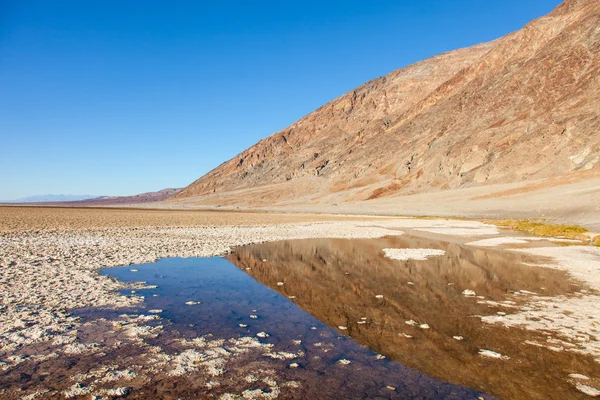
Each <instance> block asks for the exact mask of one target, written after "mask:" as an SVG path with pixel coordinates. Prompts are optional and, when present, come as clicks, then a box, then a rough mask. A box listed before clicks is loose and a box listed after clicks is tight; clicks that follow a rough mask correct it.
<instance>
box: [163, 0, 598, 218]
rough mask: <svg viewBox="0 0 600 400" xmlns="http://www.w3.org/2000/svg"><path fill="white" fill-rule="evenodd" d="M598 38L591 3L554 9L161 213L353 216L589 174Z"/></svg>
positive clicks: (308, 122)
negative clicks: (378, 205)
mask: <svg viewBox="0 0 600 400" xmlns="http://www.w3.org/2000/svg"><path fill="white" fill-rule="evenodd" d="M599 27H600V1H598V0H565V1H564V2H563V3H562V4H561V5H560V6H558V7H557V8H556V9H555V10H554V11H553V12H551V13H550V14H549V15H547V16H545V17H542V18H539V19H537V20H535V21H533V22H531V23H529V24H527V25H526V26H525V27H523V28H522V29H521V30H519V31H516V32H513V33H511V34H509V35H507V36H504V37H502V38H500V39H497V40H495V41H493V42H490V43H485V44H480V45H476V46H473V47H469V48H465V49H459V50H455V51H452V52H449V53H444V54H440V55H438V56H435V57H432V58H430V59H427V60H424V61H421V62H418V63H416V64H414V65H411V66H408V67H406V68H403V69H400V70H397V71H394V72H392V73H390V74H389V75H386V76H383V77H380V78H377V79H375V80H372V81H370V82H368V83H366V84H364V85H362V86H360V87H358V88H356V89H354V90H352V91H350V92H348V93H347V94H345V95H343V96H341V97H339V98H337V99H335V100H333V101H331V102H329V103H327V104H325V105H324V106H322V107H321V108H319V109H317V110H316V111H314V112H312V113H310V114H308V115H307V116H305V117H303V118H302V119H300V120H299V121H297V122H295V123H293V124H292V125H290V126H289V127H288V128H286V129H284V130H282V131H280V132H278V133H275V134H273V135H272V136H269V137H267V138H265V139H263V140H261V141H260V142H258V143H257V144H255V145H254V146H252V147H250V148H249V149H247V150H245V151H244V152H242V153H240V154H239V155H237V156H236V157H234V158H233V159H231V160H229V161H227V162H224V163H223V164H221V165H220V166H218V167H217V168H215V169H214V170H212V171H210V172H209V173H207V174H206V175H204V176H202V177H201V178H200V179H198V180H197V181H195V182H193V183H192V184H191V185H189V186H188V187H186V188H185V189H184V190H182V191H181V192H179V193H178V194H176V195H175V196H173V197H172V198H171V199H169V201H172V202H178V203H190V204H203V205H210V204H216V205H229V206H234V205H239V206H259V207H260V206H271V205H282V204H311V203H319V202H320V203H325V204H327V203H342V202H356V201H363V200H370V199H384V198H386V197H391V196H398V195H412V194H418V193H432V192H439V191H447V190H457V189H463V188H474V187H478V186H484V185H494V184H504V183H516V182H522V181H524V180H536V179H546V178H549V179H550V178H553V177H556V176H559V175H561V176H569V174H580V173H581V172H582V171H586V170H594V171H595V170H598V169H599V167H600V112H599V110H600V78H599V77H600V29H599ZM440 34H441V35H443V32H440ZM390 51H392V50H390ZM393 51H402V49H394V50H393ZM356 56H357V57H360V55H359V54H357V55H356ZM370 61H372V62H376V61H377V60H370ZM590 172H592V171H590ZM398 201H401V200H398Z"/></svg>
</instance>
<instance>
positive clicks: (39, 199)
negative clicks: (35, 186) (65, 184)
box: [0, 194, 100, 203]
mask: <svg viewBox="0 0 600 400" xmlns="http://www.w3.org/2000/svg"><path fill="white" fill-rule="evenodd" d="M98 197H100V196H94V195H91V194H40V195H37V196H28V197H21V198H20V199H16V200H2V201H0V202H1V203H59V202H63V201H81V200H89V199H95V198H98Z"/></svg>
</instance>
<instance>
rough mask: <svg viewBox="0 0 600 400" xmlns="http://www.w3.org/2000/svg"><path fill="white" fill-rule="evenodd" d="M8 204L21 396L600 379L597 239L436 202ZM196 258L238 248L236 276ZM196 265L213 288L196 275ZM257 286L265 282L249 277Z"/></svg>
mask: <svg viewBox="0 0 600 400" xmlns="http://www.w3.org/2000/svg"><path fill="white" fill-rule="evenodd" d="M0 212H1V218H0V221H1V222H0V224H1V225H0V230H1V236H0V244H1V246H2V252H1V258H0V265H1V268H2V275H1V276H0V296H1V300H2V301H1V304H2V310H1V311H2V312H1V313H0V322H1V327H2V328H1V331H0V346H1V353H0V360H1V368H2V371H1V375H0V387H1V391H0V397H2V398H78V397H81V398H89V397H90V396H99V397H100V398H104V397H107V398H112V397H124V396H126V397H128V398H152V397H154V398H173V399H175V398H198V397H201V398H202V397H207V398H237V397H240V398H276V397H280V398H332V396H333V397H335V395H336V394H337V395H340V396H344V397H353V396H358V397H362V396H363V395H366V396H367V397H382V398H486V399H487V398H493V397H498V398H557V399H558V398H587V397H589V396H596V395H597V393H598V388H600V379H598V377H599V376H600V364H599V363H598V360H600V338H599V337H598V334H599V330H600V325H599V324H600V319H599V318H598V307H597V305H598V304H600V303H599V300H600V298H599V297H598V290H599V289H600V273H599V272H598V271H600V247H596V246H592V245H590V244H589V241H588V240H585V239H584V240H577V239H567V238H552V237H539V236H533V235H528V234H523V233H520V232H516V231H512V230H510V229H505V228H499V227H497V226H496V225H494V224H492V223H482V222H480V221H477V220H467V219H445V218H433V217H430V218H407V217H389V216H384V217H381V216H358V215H331V214H300V213H296V214H294V213H264V212H263V213H261V212H233V211H174V210H147V209H145V210H137V209H116V208H112V209H110V208H107V209H101V208H57V207H1V208H0ZM249 245H250V246H249ZM220 256H224V257H226V259H222V258H216V259H215V258H210V257H220ZM161 259H165V260H174V261H173V262H172V263H171V267H169V266H168V265H167V266H165V267H160V263H161V262H162V261H159V263H158V264H153V263H154V262H155V261H157V260H161ZM177 260H179V261H177ZM185 260H189V261H185ZM193 260H197V262H198V263H199V264H198V265H197V266H196V268H200V269H199V270H198V271H204V270H203V269H201V268H205V267H202V264H201V263H202V262H203V261H201V260H216V261H214V262H217V263H221V264H219V267H218V268H219V269H218V271H221V272H219V273H218V274H217V276H221V275H222V276H223V277H224V278H223V279H225V280H224V281H223V282H221V281H219V282H220V283H219V284H216V283H214V284H210V282H208V283H207V282H204V281H203V279H207V278H206V276H210V274H209V272H210V271H211V270H210V269H209V270H207V271H208V272H206V273H204V272H198V274H200V275H199V276H196V275H194V273H190V272H189V271H188V272H186V273H182V275H181V276H179V275H177V276H173V277H172V278H171V277H170V276H169V274H175V272H174V271H176V269H175V266H176V265H178V264H181V263H185V262H194V261H193ZM219 260H220V261H219ZM227 260H229V261H227ZM165 262H166V261H165ZM223 263H225V264H227V265H225V264H223ZM128 265H129V267H127V266H128ZM116 267H120V268H116ZM236 267H237V268H236ZM146 268H156V270H154V269H153V270H152V271H155V272H153V273H145V271H146ZM206 268H209V267H206ZM215 268H216V267H215ZM228 268H229V269H228ZM111 270H115V271H121V270H122V271H124V272H119V273H120V274H121V275H118V276H119V278H121V279H116V278H115V277H113V276H111V275H110V272H107V271H111ZM226 271H229V272H226ZM235 271H238V272H239V273H240V274H241V275H243V276H238V275H231V276H232V277H231V278H229V277H230V274H233V273H234V272H235ZM123 274H125V275H123ZM205 275H206V276H205ZM138 276H139V277H142V276H143V277H144V279H143V280H142V279H140V278H138ZM167 278H171V279H175V280H176V284H175V283H170V282H171V281H168V280H167ZM177 279H180V281H177ZM193 279H198V283H194V284H193V285H191V284H190V285H191V287H195V286H194V285H207V286H206V287H205V286H202V287H205V288H204V289H202V290H199V289H197V290H196V291H195V292H189V290H191V289H190V288H189V287H185V288H186V289H185V288H184V287H183V286H181V285H184V284H185V282H188V281H189V282H191V281H192V280H193ZM239 279H247V281H245V280H244V281H240V283H238V286H235V287H232V288H230V289H227V288H228V284H230V283H231V284H233V283H232V282H237V280H239ZM228 280H230V282H227V281H228ZM163 282H164V283H163ZM194 282H196V281H194ZM257 284H259V286H260V290H264V291H265V292H264V293H263V292H260V293H261V294H260V295H256V293H258V292H257V291H258V290H259V289H258V288H255V289H252V290H250V289H248V287H250V286H251V285H257ZM163 285H164V287H163ZM170 285H175V286H170ZM177 285H180V286H177ZM217 286H218V287H221V288H222V290H223V291H222V292H221V291H218V290H217V289H216V287H217ZM198 287H200V286H198ZM169 288H171V289H169ZM161 290H164V293H163V292H161ZM186 290H188V291H187V292H186ZM211 290H215V292H214V293H213V292H211ZM219 290H220V289H219ZM228 290H229V291H228ZM244 290H245V291H244ZM188 293H189V294H188ZM191 293H194V294H193V295H192V294H191ZM175 294H177V296H179V297H172V296H174V295H175ZM242 294H244V295H243V296H242ZM186 296H189V298H188V297H186ZM228 296H234V298H232V299H230V298H229V297H228ZM235 296H238V297H239V298H238V297H235ZM265 296H267V297H268V296H275V297H273V300H272V301H271V300H269V301H267V300H265ZM268 298H269V299H270V298H271V297H268ZM174 299H177V300H174ZM228 299H229V300H228ZM275 299H276V300H275ZM153 302H155V303H153ZM156 302H158V303H156ZM263 302H266V303H263ZM157 307H160V308H157ZM178 310H179V311H178ZM186 310H188V311H186ZM189 310H195V311H194V313H191V311H189ZM286 310H287V311H286ZM171 313H173V314H171ZM297 313H300V314H301V315H299V316H297V317H296V314H297ZM295 318H297V319H298V320H296V319H295ZM288 319H289V321H291V322H290V325H288V324H287V323H288V322H287V320H288ZM292 322H293V323H292ZM317 327H318V329H317ZM384 363H387V364H384ZM361 393H362V395H361Z"/></svg>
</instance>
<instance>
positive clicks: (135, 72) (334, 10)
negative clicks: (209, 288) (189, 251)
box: [0, 0, 560, 200]
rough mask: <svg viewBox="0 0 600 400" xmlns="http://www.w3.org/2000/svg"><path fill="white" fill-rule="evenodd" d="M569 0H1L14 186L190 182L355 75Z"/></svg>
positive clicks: (3, 150)
mask: <svg viewBox="0 0 600 400" xmlns="http://www.w3.org/2000/svg"><path fill="white" fill-rule="evenodd" d="M559 3H560V1H559V0H527V1H526V2H523V1H522V0H486V1H481V0H437V1H401V0H378V1H366V0H362V1H352V0H346V1H326V0H321V1H310V0H304V1H294V0H290V1H248V0H246V1H189V2H184V1H177V0H170V1H160V2H159V1H150V0H146V1H134V0H129V1H111V0H105V1H78V0H77V1H76V0H74V1H60V0H55V1H43V0H38V1H28V0H14V1H7V0H0V135H1V137H0V199H5V200H7V199H12V198H17V197H22V196H28V195H33V194H43V193H68V194H84V193H85V194H98V195H128V194H136V193H140V192H144V191H151V190H159V189H162V188H165V187H178V186H185V185H187V184H189V183H190V182H192V181H193V180H195V179H197V178H199V177H200V176H201V175H203V174H204V173H206V172H208V171H209V170H211V169H212V168H214V167H216V166H217V165H219V164H220V163H221V162H223V161H225V160H227V159H229V158H231V157H233V156H235V155H236V154H237V153H239V152H240V151H242V150H244V149H245V148H247V147H249V146H251V145H252V144H254V143H255V142H257V141H258V140H260V139H261V138H263V137H265V136H268V135H270V134H272V133H275V132H277V131H278V130H280V129H282V128H285V127H286V126H288V125H290V124H291V123H293V122H294V121H295V120H297V119H298V118H300V117H302V116H303V115H305V114H307V113H309V112H311V111H312V110H314V109H316V108H318V107H319V106H321V105H322V104H324V103H326V102H327V101H329V100H331V99H333V98H335V97H337V96H339V95H341V94H343V93H345V92H347V91H349V90H351V89H353V88H354V87H356V86H358V85H360V84H362V83H364V82H366V81H368V80H371V79H373V78H376V77H378V76H382V75H385V74H387V73H389V72H391V71H393V70H395V69H397V68H401V67H403V66H406V65H409V64H411V63H413V62H416V61H419V60H421V59H424V58H427V57H429V56H432V55H435V54H437V53H440V52H443V51H448V50H453V49H455V48H459V47H465V46H469V45H473V44H476V43H480V42H484V41H489V40H493V39H495V38H498V37H500V36H502V35H505V34H506V33H509V32H511V31H514V30H516V29H519V28H521V27H522V26H523V25H524V24H526V23H527V22H529V21H530V20H532V19H534V18H537V17H539V16H542V15H544V14H547V13H548V12H550V11H551V10H552V9H553V8H554V7H556V6H557V5H558V4H559Z"/></svg>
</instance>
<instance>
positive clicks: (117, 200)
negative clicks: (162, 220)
mask: <svg viewBox="0 0 600 400" xmlns="http://www.w3.org/2000/svg"><path fill="white" fill-rule="evenodd" d="M180 191H181V188H167V189H162V190H159V191H157V192H146V193H140V194H136V195H133V196H102V197H96V198H90V199H85V200H79V201H69V202H61V203H58V204H57V205H65V206H76V207H90V206H98V207H102V206H114V205H128V204H141V203H153V202H158V201H163V200H166V199H167V198H169V197H171V196H173V195H176V194H177V193H179V192H180Z"/></svg>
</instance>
